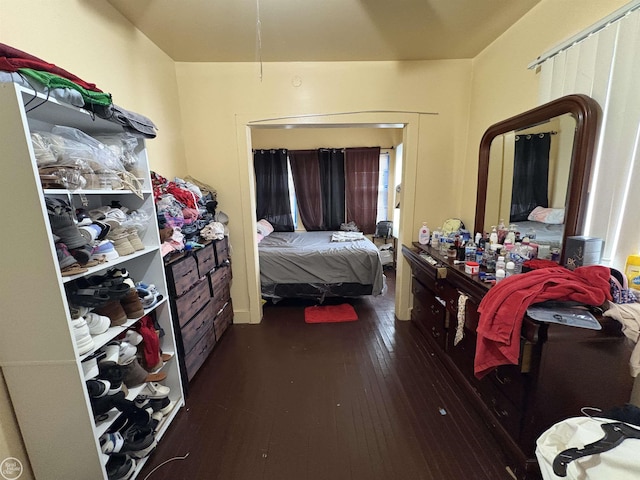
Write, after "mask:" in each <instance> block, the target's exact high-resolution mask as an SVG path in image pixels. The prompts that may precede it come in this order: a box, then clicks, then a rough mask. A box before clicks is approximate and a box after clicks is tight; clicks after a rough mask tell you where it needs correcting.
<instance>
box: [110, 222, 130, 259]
mask: <svg viewBox="0 0 640 480" xmlns="http://www.w3.org/2000/svg"><path fill="white" fill-rule="evenodd" d="M108 238H109V240H111V241H112V242H113V246H114V247H115V249H116V251H117V252H118V254H119V255H120V256H121V257H124V256H126V255H131V254H132V253H135V251H136V249H135V248H134V246H133V245H131V242H130V241H129V233H128V232H127V231H126V230H125V229H124V228H122V227H118V228H114V229H111V232H110V233H109V237H108Z"/></svg>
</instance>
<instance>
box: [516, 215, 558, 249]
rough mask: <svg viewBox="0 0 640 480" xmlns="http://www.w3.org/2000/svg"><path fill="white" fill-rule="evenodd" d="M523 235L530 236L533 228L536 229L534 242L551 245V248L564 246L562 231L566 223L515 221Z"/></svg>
mask: <svg viewBox="0 0 640 480" xmlns="http://www.w3.org/2000/svg"><path fill="white" fill-rule="evenodd" d="M515 223H516V225H518V231H519V232H520V236H521V237H525V236H529V232H530V231H531V230H533V231H535V240H533V239H532V240H531V241H532V242H535V243H539V244H541V245H549V247H551V248H562V233H563V232H564V224H549V223H543V222H532V221H524V222H515Z"/></svg>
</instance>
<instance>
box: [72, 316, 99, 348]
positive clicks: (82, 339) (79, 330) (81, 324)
mask: <svg viewBox="0 0 640 480" xmlns="http://www.w3.org/2000/svg"><path fill="white" fill-rule="evenodd" d="M71 324H72V325H73V337H74V339H75V343H76V347H77V348H78V354H79V355H84V354H85V353H89V352H90V351H91V350H93V348H94V347H95V344H94V343H93V338H92V337H91V332H90V331H89V327H88V326H87V322H86V321H85V320H84V318H78V319H77V320H71Z"/></svg>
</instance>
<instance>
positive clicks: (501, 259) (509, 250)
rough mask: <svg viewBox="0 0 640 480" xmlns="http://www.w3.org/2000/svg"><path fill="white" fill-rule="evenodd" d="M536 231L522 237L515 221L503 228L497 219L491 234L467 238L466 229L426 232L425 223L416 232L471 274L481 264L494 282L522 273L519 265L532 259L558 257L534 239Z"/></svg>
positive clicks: (554, 252)
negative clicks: (448, 231)
mask: <svg viewBox="0 0 640 480" xmlns="http://www.w3.org/2000/svg"><path fill="white" fill-rule="evenodd" d="M535 238H536V233H535V230H533V229H531V230H530V231H527V232H526V234H525V235H524V236H523V235H522V234H521V233H520V232H519V231H518V226H517V225H515V224H511V225H509V227H508V228H507V227H506V226H505V224H504V222H503V221H502V220H501V221H500V223H499V225H497V226H493V227H491V233H488V232H486V233H484V235H483V234H481V233H480V232H478V233H476V235H475V238H471V235H470V233H469V232H468V231H467V230H464V229H463V230H459V231H455V232H450V233H447V234H445V233H444V232H443V231H442V229H435V230H434V231H433V232H430V230H429V227H427V224H426V223H423V224H422V226H421V227H420V230H419V231H418V242H419V243H420V244H422V245H429V244H430V245H431V248H435V249H438V250H439V252H440V253H442V254H443V255H446V256H447V257H449V258H454V262H455V263H464V264H465V271H466V272H467V273H470V274H472V275H474V274H478V273H479V272H480V266H482V267H484V268H483V271H484V272H486V274H487V275H484V272H483V276H484V277H486V278H487V279H488V280H490V281H493V280H495V281H496V283H497V282H499V281H500V280H502V279H503V278H505V277H508V276H510V275H514V274H517V273H521V272H522V264H523V263H524V262H526V261H527V260H529V259H532V258H545V259H550V260H553V261H556V262H557V261H558V260H559V251H558V250H555V249H554V250H552V249H551V248H550V246H549V245H543V244H539V243H536V242H535Z"/></svg>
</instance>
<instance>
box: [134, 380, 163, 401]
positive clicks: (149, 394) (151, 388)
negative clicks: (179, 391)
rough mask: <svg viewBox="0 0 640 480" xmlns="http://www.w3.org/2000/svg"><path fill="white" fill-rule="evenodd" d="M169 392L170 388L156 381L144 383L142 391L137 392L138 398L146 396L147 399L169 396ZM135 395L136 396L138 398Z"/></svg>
mask: <svg viewBox="0 0 640 480" xmlns="http://www.w3.org/2000/svg"><path fill="white" fill-rule="evenodd" d="M169 393H171V389H170V388H169V387H167V386H165V385H162V384H160V383H158V382H149V383H147V384H146V385H145V387H144V388H143V389H142V391H141V392H140V393H139V394H138V397H140V398H148V399H152V400H153V399H162V398H166V397H168V396H169ZM138 397H136V398H138Z"/></svg>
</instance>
